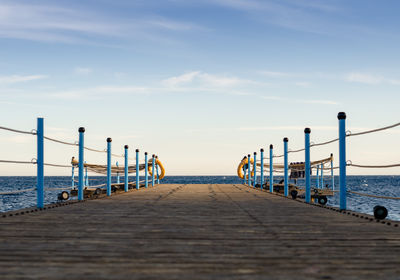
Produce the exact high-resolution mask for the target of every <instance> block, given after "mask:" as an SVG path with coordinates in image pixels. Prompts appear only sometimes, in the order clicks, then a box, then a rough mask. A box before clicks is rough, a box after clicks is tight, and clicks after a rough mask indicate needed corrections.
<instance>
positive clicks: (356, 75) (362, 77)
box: [345, 72, 400, 85]
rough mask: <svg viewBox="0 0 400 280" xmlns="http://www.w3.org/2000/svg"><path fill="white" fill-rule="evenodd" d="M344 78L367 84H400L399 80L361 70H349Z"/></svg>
mask: <svg viewBox="0 0 400 280" xmlns="http://www.w3.org/2000/svg"><path fill="white" fill-rule="evenodd" d="M345 80H346V81H348V82H353V83H362V84H369V85H378V84H383V83H385V84H392V85H400V80H396V79H390V78H386V77H384V76H382V75H376V74H369V73H362V72H351V73H349V74H347V75H346V77H345Z"/></svg>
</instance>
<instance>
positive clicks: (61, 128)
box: [0, 0, 400, 176]
mask: <svg viewBox="0 0 400 280" xmlns="http://www.w3.org/2000/svg"><path fill="white" fill-rule="evenodd" d="M399 10H400V2H399V1H397V0H386V1H375V0H351V1H349V0H280V1H277V0H276V1H275V0H264V1H261V0H201V1H200V0H198V1H195V0H163V1H161V0H146V1H144V0H136V1H135V0H129V1H128V0H86V1H82V0H81V1H76V0H59V1H46V0H36V1H22V0H12V1H11V0H10V1H7V0H6V1H4V0H0V44H1V47H0V103H1V105H2V106H1V108H2V109H1V110H0V119H1V120H2V121H1V124H0V126H5V127H11V128H16V129H21V130H27V131H30V130H32V129H35V128H36V118H37V117H44V118H45V135H46V136H49V137H55V138H57V139H61V140H64V141H68V142H75V141H77V140H78V128H79V127H80V126H83V127H85V128H86V132H85V145H86V146H89V147H92V148H95V149H101V150H102V149H104V148H105V147H106V138H107V137H111V138H112V139H113V142H112V151H113V153H115V154H122V153H123V146H124V145H125V144H128V145H129V147H130V155H131V156H133V153H134V149H140V158H141V161H142V160H143V153H144V152H145V151H147V152H148V153H149V154H157V155H158V156H159V158H160V160H161V161H162V162H163V164H164V166H165V168H166V173H167V175H234V174H236V168H237V165H238V163H239V162H240V160H241V159H242V157H243V156H244V155H246V154H248V153H253V152H258V156H259V150H260V148H264V149H265V150H267V149H268V148H269V145H270V144H273V145H274V152H275V154H281V153H282V149H283V142H282V140H283V138H284V137H288V138H289V149H292V150H295V149H299V148H302V147H304V128H305V127H310V128H311V131H312V132H311V141H312V142H314V143H319V142H323V141H326V140H330V139H333V138H336V137H337V135H338V120H337V113H338V112H341V111H344V112H346V114H347V121H346V126H347V129H348V130H350V131H351V132H359V131H363V130H368V129H373V128H377V127H382V126H387V125H391V124H394V123H398V122H399V121H400V111H399V108H398V107H399V104H400V95H399V90H400V68H399V65H400V63H399V62H400V61H399V54H398V50H399V47H400V33H399V30H400V18H399V17H398V11H399ZM399 137H400V129H399V128H395V129H392V130H388V131H385V132H379V133H376V134H369V135H365V136H358V137H351V138H348V141H347V159H349V160H351V161H352V162H353V163H355V164H366V165H374V164H375V165H379V164H392V163H399V162H400V150H399V140H398V139H399ZM0 139H1V141H2V145H1V146H0V155H1V156H0V159H4V160H23V161H24V160H28V161H30V160H31V159H32V158H35V157H36V139H35V136H31V135H22V134H15V133H11V132H8V131H0ZM330 153H333V154H334V156H335V160H337V157H336V155H337V154H338V144H337V143H334V144H330V145H327V146H323V147H315V148H313V149H312V151H311V158H312V160H318V159H321V158H326V157H328V156H329V155H330ZM77 155H78V151H77V148H76V147H72V146H65V145H61V144H57V143H52V142H48V141H46V142H45V161H46V162H48V163H56V164H69V162H70V160H71V157H72V156H75V157H76V156H77ZM85 160H86V161H87V162H89V163H97V164H105V162H106V155H105V154H104V153H94V152H86V154H85ZM115 161H120V162H121V159H118V158H113V162H114V163H115ZM289 161H304V153H292V154H290V157H289ZM131 163H134V162H131ZM277 163H279V159H277ZM121 164H122V162H121ZM335 165H337V161H336V162H335ZM35 170H36V169H35V166H34V165H13V164H1V165H0V175H1V176H7V175H35V172H36V171H35ZM399 171H400V170H399V168H394V169H356V168H350V167H349V168H348V174H350V175H357V174H397V175H398V174H399ZM70 172H71V170H70V169H68V168H65V169H63V168H55V167H46V169H45V174H46V175H69V174H70Z"/></svg>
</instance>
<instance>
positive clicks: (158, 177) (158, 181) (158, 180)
mask: <svg viewBox="0 0 400 280" xmlns="http://www.w3.org/2000/svg"><path fill="white" fill-rule="evenodd" d="M157 159H158V156H156V172H157V185H159V184H160V175H159V174H158V164H157Z"/></svg>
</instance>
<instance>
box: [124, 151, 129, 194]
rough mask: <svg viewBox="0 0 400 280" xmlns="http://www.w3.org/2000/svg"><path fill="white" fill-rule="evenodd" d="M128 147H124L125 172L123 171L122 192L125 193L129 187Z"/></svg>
mask: <svg viewBox="0 0 400 280" xmlns="http://www.w3.org/2000/svg"><path fill="white" fill-rule="evenodd" d="M128 148H129V146H128V145H125V147H124V149H125V170H124V173H125V174H124V190H125V192H127V191H128V189H129V185H128V180H129V173H128Z"/></svg>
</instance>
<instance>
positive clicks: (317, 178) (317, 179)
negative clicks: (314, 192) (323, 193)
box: [316, 165, 319, 189]
mask: <svg viewBox="0 0 400 280" xmlns="http://www.w3.org/2000/svg"><path fill="white" fill-rule="evenodd" d="M316 181H317V182H316V184H317V189H319V165H317V177H316Z"/></svg>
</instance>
